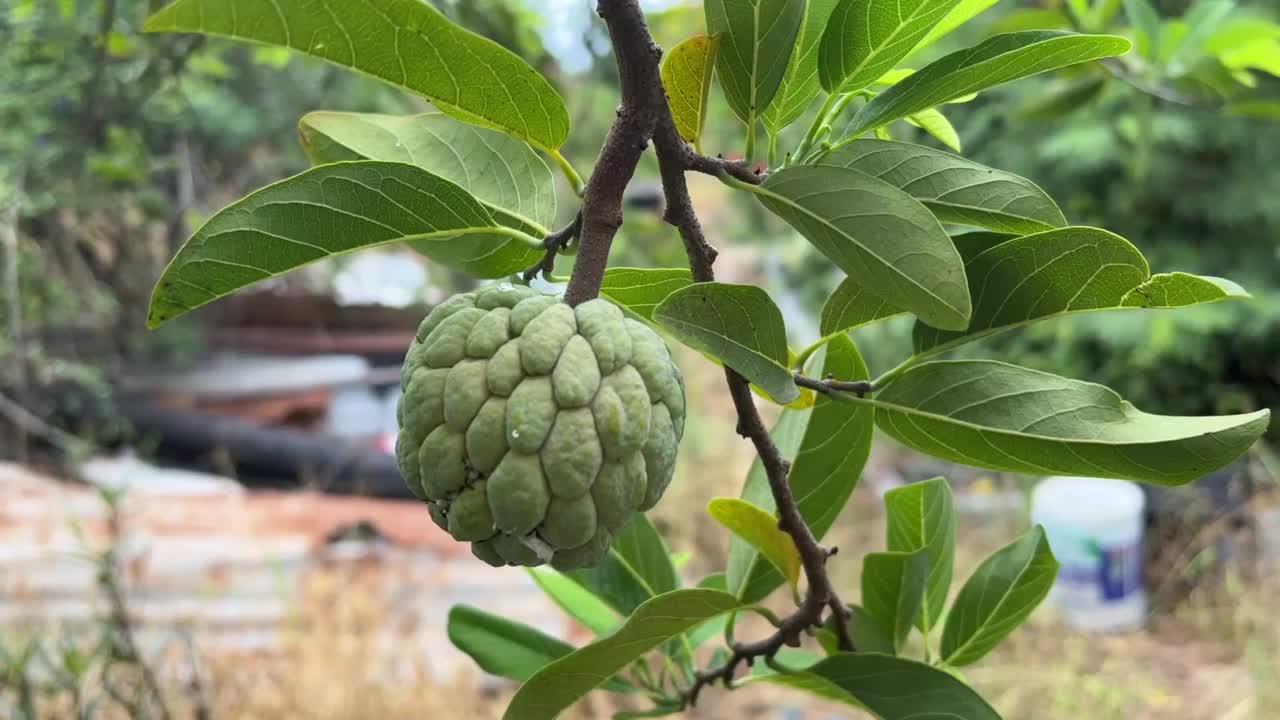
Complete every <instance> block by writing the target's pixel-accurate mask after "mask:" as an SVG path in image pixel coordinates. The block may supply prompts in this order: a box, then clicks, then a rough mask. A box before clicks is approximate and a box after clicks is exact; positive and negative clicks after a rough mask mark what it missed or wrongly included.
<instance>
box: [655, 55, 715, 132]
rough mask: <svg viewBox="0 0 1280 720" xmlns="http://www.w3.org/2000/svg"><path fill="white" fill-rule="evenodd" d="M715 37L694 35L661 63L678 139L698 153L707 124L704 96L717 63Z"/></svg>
mask: <svg viewBox="0 0 1280 720" xmlns="http://www.w3.org/2000/svg"><path fill="white" fill-rule="evenodd" d="M719 46H720V37H719V36H718V35H694V36H693V37H691V38H689V39H688V40H685V41H684V42H682V43H680V44H679V45H676V46H675V47H673V48H671V51H670V52H668V53H667V55H666V57H664V58H663V59H662V87H663V90H664V91H665V92H666V94H667V104H668V105H670V106H671V118H672V119H673V120H675V123H676V131H677V132H679V133H680V137H682V138H684V139H685V140H688V141H689V142H691V143H693V146H694V147H695V148H697V149H698V151H699V152H701V144H700V138H701V137H702V126H703V124H705V123H706V121H707V94H708V93H709V92H710V90H711V73H712V69H713V68H714V67H715V63H716V50H717V49H718V48H719Z"/></svg>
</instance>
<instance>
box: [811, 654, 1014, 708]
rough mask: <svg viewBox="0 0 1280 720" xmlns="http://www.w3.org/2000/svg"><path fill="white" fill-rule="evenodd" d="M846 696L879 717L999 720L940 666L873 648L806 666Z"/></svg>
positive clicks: (971, 692)
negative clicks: (874, 651) (873, 651)
mask: <svg viewBox="0 0 1280 720" xmlns="http://www.w3.org/2000/svg"><path fill="white" fill-rule="evenodd" d="M807 672H808V673H811V674H813V675H817V676H818V677H821V678H824V679H826V680H828V681H829V682H831V683H832V684H834V685H836V686H837V687H839V688H841V689H843V690H844V691H845V692H847V693H849V694H850V695H852V696H853V697H854V698H855V699H856V700H858V701H859V702H860V703H862V705H864V706H865V707H866V708H867V709H868V710H870V711H871V712H872V713H874V714H875V716H876V717H878V718H880V719H881V720H1000V716H999V715H998V714H996V711H995V710H993V709H992V708H991V706H990V705H988V704H987V702H986V701H985V700H983V699H982V698H981V697H980V696H979V695H978V694H977V693H976V692H974V691H973V689H972V688H970V687H969V686H967V685H965V684H964V683H963V682H961V681H960V680H959V679H957V678H956V677H955V676H954V675H952V674H951V673H948V672H947V671H945V670H940V669H938V668H935V667H932V666H930V665H925V664H924V663H919V662H915V661H914V660H906V659H903V658H897V657H892V656H890V655H881V654H878V653H841V654H839V655H833V656H831V657H829V658H827V659H825V660H822V661H821V662H819V663H817V664H816V665H813V666H811V667H810V668H808V670H807Z"/></svg>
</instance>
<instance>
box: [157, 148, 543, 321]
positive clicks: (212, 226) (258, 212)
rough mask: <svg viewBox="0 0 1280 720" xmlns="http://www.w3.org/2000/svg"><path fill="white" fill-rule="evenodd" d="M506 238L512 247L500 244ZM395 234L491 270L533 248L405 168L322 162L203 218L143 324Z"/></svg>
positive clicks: (470, 202)
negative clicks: (514, 245)
mask: <svg viewBox="0 0 1280 720" xmlns="http://www.w3.org/2000/svg"><path fill="white" fill-rule="evenodd" d="M474 235H483V236H484V237H481V238H475V237H471V236H474ZM494 238H496V240H495V239H494ZM513 238H515V239H516V240H517V241H519V242H518V244H519V247H518V248H512V247H511V246H510V241H511V240H512V239H513ZM405 240H431V241H433V242H438V243H439V244H440V245H441V247H442V248H446V249H452V251H453V252H454V254H455V255H457V256H471V257H478V258H479V259H476V260H474V261H468V262H460V263H459V264H460V265H461V266H462V267H466V268H467V269H469V270H471V271H473V272H476V273H477V274H496V275H499V276H500V275H503V274H506V273H509V272H513V271H515V270H516V269H519V268H520V267H522V265H521V263H526V260H527V255H526V254H525V252H524V251H525V249H527V248H536V247H537V246H538V245H540V244H541V243H539V242H537V241H535V240H534V239H533V238H529V237H528V236H525V235H522V234H521V233H519V232H518V231H515V230H512V229H510V228H506V227H502V226H499V225H498V224H497V223H496V222H495V221H494V219H493V216H492V215H491V214H490V213H489V211H488V210H487V209H486V208H485V206H484V205H481V204H480V202H479V201H477V200H476V199H475V198H474V197H473V196H472V195H471V194H470V193H468V192H467V191H466V190H463V189H462V188H460V187H458V186H457V185H455V184H453V183H451V182H449V181H448V180H445V179H444V178H442V177H439V176H438V175H433V174H431V173H429V172H427V171H425V170H423V169H421V168H418V167H414V166H413V165H404V164H401V163H388V162H373V161H360V162H348V163H337V164H334V165H324V166H321V167H317V168H313V169H311V170H307V171H306V172H303V173H301V174H298V175H295V176H293V177H291V178H289V179H287V180H282V181H280V182H278V183H276V184H274V185H268V186H267V187H265V188H263V189H261V190H259V191H257V192H255V193H253V194H251V195H249V196H248V197H245V198H244V199H242V200H239V201H238V202H235V203H233V204H231V205H229V206H228V207H226V208H224V209H223V210H221V211H220V212H218V213H217V214H216V215H214V216H213V217H212V218H210V219H209V221H208V222H206V223H205V224H204V225H203V226H202V227H201V228H200V229H199V230H197V231H196V232H195V234H194V235H192V236H191V238H190V239H189V240H187V242H186V244H185V245H183V246H182V249H181V250H179V251H178V254H177V255H176V256H175V257H174V258H173V260H172V261H171V262H170V263H169V266H168V267H167V268H165V271H164V274H163V275H161V276H160V280H159V282H157V283H156V288H155V291H154V292H153V294H152V296H151V309H150V312H149V314H148V317H147V323H148V325H150V326H151V327H155V326H156V325H159V324H160V323H162V322H165V321H167V320H171V319H173V318H175V317H177V316H179V315H182V314H183V313H186V312H187V311H189V310H192V309H195V308H197V307H200V306H201V305H204V304H205V303H208V302H210V301H212V300H215V299H217V298H220V297H222V296H224V295H227V294H229V293H231V292H234V291H235V290H238V289H240V288H242V287H245V286H246V285H251V284H253V283H255V282H258V281H259V280H265V279H267V278H269V277H274V276H276V275H279V274H281V273H283V272H286V271H288V270H292V269H294V268H297V267H300V266H302V265H306V264H308V263H311V262H315V261H316V260H320V259H323V258H326V257H330V256H332V255H337V254H341V253H346V252H350V251H352V250H359V249H361V248H366V247H371V246H374V245H379V244H383V243H388V242H399V241H405ZM482 251H483V252H487V253H488V254H487V255H482V254H481V253H482ZM523 266H524V267H527V264H524V265H523Z"/></svg>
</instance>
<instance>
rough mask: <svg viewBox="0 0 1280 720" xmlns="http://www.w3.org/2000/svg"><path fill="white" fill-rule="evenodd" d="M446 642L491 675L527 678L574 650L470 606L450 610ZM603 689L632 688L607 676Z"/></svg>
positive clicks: (553, 639) (564, 644) (530, 628)
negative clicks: (450, 643)
mask: <svg viewBox="0 0 1280 720" xmlns="http://www.w3.org/2000/svg"><path fill="white" fill-rule="evenodd" d="M449 641H450V642H452V643H453V644H454V645H455V646H456V647H457V648H458V649H459V650H461V651H463V652H465V653H466V654H467V655H470V656H471V659H472V660H474V661H475V662H476V664H477V665H479V666H480V669H481V670H484V671H485V672H487V673H490V674H491V675H498V676H501V677H505V678H510V679H512V680H521V681H523V680H528V679H529V678H530V677H532V676H533V674H534V673H536V672H537V671H538V670H541V669H542V668H543V667H544V666H546V665H547V664H548V663H550V662H551V661H553V660H556V659H558V658H562V657H564V656H565V655H568V654H569V653H571V652H573V649H574V648H573V646H572V645H570V644H569V643H567V642H564V641H563V640H560V639H559V638H554V637H551V636H550V635H547V634H546V633H544V632H542V631H541V630H538V629H536V628H532V627H529V626H528V625H524V624H522V623H518V622H513V621H511V620H507V619H506V618H501V617H498V616H497V615H493V614H491V613H487V612H485V611H483V610H480V609H478V608H474V607H471V606H470V605H454V606H453V608H452V609H451V610H449ZM605 688H606V689H608V690H612V691H614V692H627V691H628V690H630V689H631V688H630V687H629V686H628V685H627V684H626V683H624V682H622V681H620V680H617V679H610V680H609V681H608V682H607V684H606V685H605Z"/></svg>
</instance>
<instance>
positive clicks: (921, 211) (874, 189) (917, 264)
mask: <svg viewBox="0 0 1280 720" xmlns="http://www.w3.org/2000/svg"><path fill="white" fill-rule="evenodd" d="M750 187H751V188H753V190H752V191H753V192H755V193H756V194H757V195H758V196H759V197H760V202H761V203H763V204H764V206H765V207H766V208H768V209H769V210H770V211H771V212H772V213H773V214H775V215H777V216H778V217H780V218H782V219H783V220H786V221H787V223H788V224H790V225H791V226H792V227H794V228H795V229H796V230H798V231H800V234H802V235H804V236H805V237H806V238H808V240H809V242H811V243H813V244H814V246H815V247H817V248H818V250H820V251H822V253H823V254H824V255H826V256H827V257H828V258H829V259H830V260H831V261H832V262H834V263H835V264H836V265H837V266H838V267H839V268H840V269H841V270H844V271H845V274H847V275H848V276H850V277H853V278H857V279H858V281H859V282H861V283H863V284H865V285H866V286H867V288H868V289H869V290H871V291H872V292H874V293H876V294H877V295H880V296H881V297H883V298H885V299H886V300H888V301H889V302H891V303H894V304H895V305H898V306H900V307H902V308H903V309H905V310H909V311H911V312H913V313H915V314H916V315H917V316H918V317H921V318H929V320H928V322H930V323H935V324H941V325H944V326H947V327H951V328H954V329H957V330H960V329H964V328H965V327H967V326H968V324H969V311H970V307H969V290H968V286H967V284H966V283H965V279H964V263H963V261H962V260H961V259H960V254H959V253H957V252H956V249H955V246H953V245H952V244H951V239H950V238H948V237H947V234H946V233H945V232H943V230H942V226H941V225H939V224H938V221H937V219H935V218H934V217H933V215H932V214H931V213H930V212H929V210H928V209H927V208H925V207H924V206H923V205H921V204H920V202H919V201H918V200H916V199H915V198H913V197H911V196H910V195H908V194H906V193H905V192H903V191H902V190H899V189H898V188H896V187H894V186H892V185H890V184H889V183H886V182H885V181H883V180H880V179H878V178H874V177H872V176H870V175H867V174H866V173H862V172H859V171H857V170H853V169H850V168H844V167H835V166H829V165H796V166H793V167H789V168H785V169H783V170H780V171H778V172H776V173H773V174H772V175H770V176H769V178H768V179H767V180H765V182H764V184H763V185H761V186H758V187H757V186H750Z"/></svg>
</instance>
